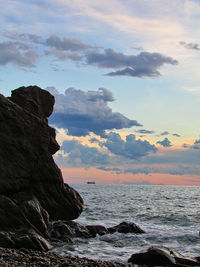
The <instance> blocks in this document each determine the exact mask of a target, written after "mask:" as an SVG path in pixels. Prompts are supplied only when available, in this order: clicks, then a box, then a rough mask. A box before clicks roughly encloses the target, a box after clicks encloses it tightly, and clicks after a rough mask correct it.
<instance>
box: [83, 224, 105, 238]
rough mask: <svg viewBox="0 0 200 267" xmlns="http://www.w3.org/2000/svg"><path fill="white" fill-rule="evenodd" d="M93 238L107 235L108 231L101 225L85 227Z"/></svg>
mask: <svg viewBox="0 0 200 267" xmlns="http://www.w3.org/2000/svg"><path fill="white" fill-rule="evenodd" d="M86 227H87V229H88V230H89V232H90V233H91V235H92V236H93V237H95V236H96V235H97V234H98V235H105V234H108V233H109V232H108V229H107V228H106V227H105V226H103V225H87V226H86Z"/></svg>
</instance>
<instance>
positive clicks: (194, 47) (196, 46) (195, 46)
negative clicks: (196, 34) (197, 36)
mask: <svg viewBox="0 0 200 267" xmlns="http://www.w3.org/2000/svg"><path fill="white" fill-rule="evenodd" d="M180 45H182V46H184V47H185V48H187V49H191V50H198V51H199V50H200V47H199V44H196V43H186V42H180Z"/></svg>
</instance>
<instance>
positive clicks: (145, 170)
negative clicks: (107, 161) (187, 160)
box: [98, 165, 200, 175]
mask: <svg viewBox="0 0 200 267" xmlns="http://www.w3.org/2000/svg"><path fill="white" fill-rule="evenodd" d="M98 169H100V170H104V171H111V172H113V173H115V174H128V173H130V174H133V175H137V174H145V175H150V174H152V173H160V174H169V175H186V174H190V175H199V173H200V168H199V166H187V165H180V166H175V167H174V166H172V167H170V168H166V167H159V166H158V167H151V166H142V167H131V168H126V167H125V168H106V167H103V166H102V167H98Z"/></svg>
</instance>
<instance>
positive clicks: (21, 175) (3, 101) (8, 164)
mask: <svg viewBox="0 0 200 267" xmlns="http://www.w3.org/2000/svg"><path fill="white" fill-rule="evenodd" d="M53 105H54V97H53V96H52V95H51V94H50V93H49V92H47V91H45V90H43V89H41V88H39V87H37V86H29V87H21V88H19V89H16V90H14V91H12V95H11V97H9V98H6V97H4V96H3V95H0V129H1V131H0V231H3V232H4V233H8V236H7V238H6V234H4V236H5V238H4V240H5V244H4V245H5V246H9V245H8V244H11V243H12V245H13V246H15V245H16V242H15V241H16V240H21V241H20V242H18V245H17V247H20V245H19V244H22V243H23V244H25V243H26V247H27V248H28V247H29V245H28V244H30V242H29V241H27V240H31V242H32V243H34V244H35V247H37V242H36V241H35V239H37V240H39V239H41V240H42V239H43V238H44V237H45V238H47V237H48V224H49V220H73V219H76V218H77V217H78V216H79V215H80V213H81V212H82V209H83V200H82V198H81V196H80V195H79V194H78V192H77V191H75V190H74V189H73V188H71V187H70V186H68V185H67V184H64V182H63V177H62V174H61V171H60V169H59V168H58V167H57V165H56V164H55V162H54V160H53V157H52V155H53V154H54V153H55V152H56V151H58V150H59V145H58V143H57V142H56V139H55V130H54V129H53V128H51V127H50V126H49V125H48V120H47V117H49V116H50V115H51V113H52V111H53ZM23 232H24V233H25V234H26V238H25V239H24V238H22V236H23V235H22V234H21V237H20V238H18V239H17V237H16V236H17V235H18V234H19V233H23ZM33 233H34V235H33ZM14 239H16V240H14ZM9 240H10V241H9ZM22 240H24V241H23V242H22ZM2 242H3V241H2V240H1V245H3V244H2ZM39 242H40V241H39ZM41 242H43V241H41ZM6 244H7V245H6ZM30 247H31V248H34V246H32V245H31V246H30ZM38 247H40V245H38ZM46 248H48V245H47V246H46V245H44V249H46Z"/></svg>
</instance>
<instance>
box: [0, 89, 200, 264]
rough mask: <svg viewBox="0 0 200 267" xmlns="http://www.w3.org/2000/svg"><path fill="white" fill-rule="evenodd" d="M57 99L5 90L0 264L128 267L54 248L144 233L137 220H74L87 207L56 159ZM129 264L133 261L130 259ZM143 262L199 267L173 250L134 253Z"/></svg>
mask: <svg viewBox="0 0 200 267" xmlns="http://www.w3.org/2000/svg"><path fill="white" fill-rule="evenodd" d="M54 102H55V99H54V97H53V96H52V95H51V94H50V93H49V92H47V91H45V90H43V89H41V88H39V87H37V86H29V87H21V88H18V89H16V90H13V91H12V95H11V97H9V98H6V97H4V96H3V95H1V94H0V129H1V131H0V266H7V267H12V266H13V267H15V266H18V267H22V266H35V267H40V266H58V267H61V266H63V267H64V266H76V267H78V266H82V267H84V266H85V267H86V266H87V267H90V266H91V267H92V266H96V267H98V266H99V267H114V266H115V267H123V266H128V263H127V264H121V263H111V262H105V261H100V260H91V259H87V258H79V257H71V256H60V255H57V254H53V253H50V252H47V251H50V250H51V249H52V248H53V246H54V247H55V246H57V245H58V244H59V242H65V243H73V239H74V238H76V237H80V238H94V237H95V236H96V235H106V234H112V233H115V232H119V233H133V234H143V233H144V231H143V230H142V229H141V228H140V227H139V226H137V225H136V224H134V223H130V222H122V223H120V224H119V225H116V226H114V227H110V228H109V227H108V228H107V227H105V226H102V225H86V226H84V225H81V224H79V223H76V222H74V221H73V220H75V219H76V218H78V217H79V215H80V214H81V212H82V210H83V204H84V203H83V199H82V197H81V196H80V195H79V193H78V192H77V191H76V190H74V189H73V188H72V187H70V186H69V185H68V184H65V183H64V181H63V177H62V173H61V171H60V169H59V168H58V166H57V165H56V164H55V162H54V160H53V157H52V156H53V155H54V154H55V153H56V152H57V151H58V150H59V148H60V147H59V145H58V143H57V141H56V139H55V137H56V134H55V129H53V128H51V127H50V126H49V125H48V117H49V116H50V115H51V114H52V112H53V106H54ZM127 262H128V259H127ZM129 262H130V263H133V264H138V265H140V266H200V259H199V257H196V258H195V259H190V258H185V257H184V256H182V255H180V254H178V253H177V252H174V251H172V250H170V249H168V248H163V247H159V248H149V250H147V251H146V252H140V253H135V254H133V255H132V256H131V258H130V259H129Z"/></svg>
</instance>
